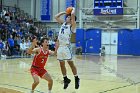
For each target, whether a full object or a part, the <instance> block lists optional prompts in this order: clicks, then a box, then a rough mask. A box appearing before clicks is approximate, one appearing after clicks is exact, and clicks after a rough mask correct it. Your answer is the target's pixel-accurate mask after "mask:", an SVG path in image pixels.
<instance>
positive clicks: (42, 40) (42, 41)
mask: <svg viewBox="0 0 140 93" xmlns="http://www.w3.org/2000/svg"><path fill="white" fill-rule="evenodd" d="M45 40H47V41H48V40H49V39H48V38H42V39H41V41H40V45H41V46H42V43H44V41H45Z"/></svg>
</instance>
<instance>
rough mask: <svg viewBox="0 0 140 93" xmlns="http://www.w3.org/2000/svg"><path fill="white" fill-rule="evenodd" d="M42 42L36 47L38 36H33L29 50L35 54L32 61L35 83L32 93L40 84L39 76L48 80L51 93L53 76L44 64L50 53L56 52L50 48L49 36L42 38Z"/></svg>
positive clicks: (32, 73) (49, 92)
mask: <svg viewBox="0 0 140 93" xmlns="http://www.w3.org/2000/svg"><path fill="white" fill-rule="evenodd" d="M40 44H41V46H40V47H37V48H35V47H36V46H37V38H33V40H32V46H31V47H30V48H29V49H28V51H27V53H28V54H35V56H34V59H33V62H32V66H31V75H32V77H33V80H34V83H33V84H32V91H31V93H34V90H35V88H36V86H37V85H38V84H39V76H40V77H41V78H42V79H45V80H47V81H48V93H51V90H52V86H53V80H52V78H51V76H50V75H49V74H48V72H47V71H46V70H45V69H44V66H45V64H46V61H47V59H48V55H52V54H54V52H53V51H50V50H48V39H47V38H43V39H41V41H40Z"/></svg>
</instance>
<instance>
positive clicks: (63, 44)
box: [55, 8, 80, 89]
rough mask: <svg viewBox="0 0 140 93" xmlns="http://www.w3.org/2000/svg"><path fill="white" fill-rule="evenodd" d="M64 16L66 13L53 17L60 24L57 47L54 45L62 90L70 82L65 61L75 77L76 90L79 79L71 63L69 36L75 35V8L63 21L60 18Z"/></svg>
mask: <svg viewBox="0 0 140 93" xmlns="http://www.w3.org/2000/svg"><path fill="white" fill-rule="evenodd" d="M65 14H66V12H60V13H58V14H56V15H55V19H56V20H57V22H58V23H60V24H62V26H61V28H60V31H59V35H58V40H57V45H56V50H57V59H58V60H59V62H60V67H61V72H62V74H63V78H64V89H66V88H67V87H68V85H69V83H70V82H71V80H70V79H69V78H67V71H66V67H65V61H67V62H68V64H69V66H70V68H71V70H72V72H73V75H74V77H75V89H78V88H79V82H80V79H79V77H78V75H77V69H76V67H75V65H74V63H73V61H72V51H71V50H70V38H71V34H72V33H75V29H76V22H75V21H76V16H75V8H73V10H72V12H71V14H69V15H66V20H65V21H64V20H62V19H61V18H60V17H61V16H62V15H65ZM56 50H55V51H56Z"/></svg>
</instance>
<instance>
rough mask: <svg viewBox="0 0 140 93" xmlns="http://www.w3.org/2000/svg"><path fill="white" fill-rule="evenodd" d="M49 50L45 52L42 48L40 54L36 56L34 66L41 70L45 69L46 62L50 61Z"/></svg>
mask: <svg viewBox="0 0 140 93" xmlns="http://www.w3.org/2000/svg"><path fill="white" fill-rule="evenodd" d="M48 55H49V50H46V51H44V50H43V49H42V48H40V53H39V54H36V55H35V56H34V59H33V62H32V65H33V66H36V67H40V68H44V66H45V64H46V61H47V59H48Z"/></svg>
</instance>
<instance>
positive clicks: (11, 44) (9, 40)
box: [8, 35, 14, 56]
mask: <svg viewBox="0 0 140 93" xmlns="http://www.w3.org/2000/svg"><path fill="white" fill-rule="evenodd" d="M8 43H9V49H10V56H12V55H13V49H14V39H13V36H12V35H10V38H8Z"/></svg>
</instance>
